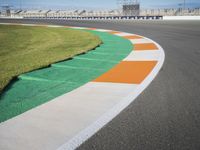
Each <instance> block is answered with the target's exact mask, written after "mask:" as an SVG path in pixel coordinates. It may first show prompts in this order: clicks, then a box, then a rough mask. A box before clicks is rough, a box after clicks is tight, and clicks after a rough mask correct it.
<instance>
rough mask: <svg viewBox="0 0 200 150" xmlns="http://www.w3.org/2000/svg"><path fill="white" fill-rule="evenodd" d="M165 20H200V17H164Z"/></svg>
mask: <svg viewBox="0 0 200 150" xmlns="http://www.w3.org/2000/svg"><path fill="white" fill-rule="evenodd" d="M163 20H200V16H163Z"/></svg>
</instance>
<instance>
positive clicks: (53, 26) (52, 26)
mask: <svg viewBox="0 0 200 150" xmlns="http://www.w3.org/2000/svg"><path fill="white" fill-rule="evenodd" d="M47 27H50V28H61V27H63V26H56V25H48V26H47Z"/></svg>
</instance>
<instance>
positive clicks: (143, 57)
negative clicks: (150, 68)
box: [124, 50, 161, 61]
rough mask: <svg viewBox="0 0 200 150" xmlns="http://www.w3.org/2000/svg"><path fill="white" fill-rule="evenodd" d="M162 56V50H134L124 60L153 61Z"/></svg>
mask: <svg viewBox="0 0 200 150" xmlns="http://www.w3.org/2000/svg"><path fill="white" fill-rule="evenodd" d="M160 57H161V51H160V50H145V51H132V52H131V53H130V54H129V55H128V56H127V57H126V58H125V59H124V61H151V60H159V59H160Z"/></svg>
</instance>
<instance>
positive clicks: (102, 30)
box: [95, 29, 112, 32]
mask: <svg viewBox="0 0 200 150" xmlns="http://www.w3.org/2000/svg"><path fill="white" fill-rule="evenodd" d="M95 31H99V32H111V31H112V30H105V29H96V30H95Z"/></svg>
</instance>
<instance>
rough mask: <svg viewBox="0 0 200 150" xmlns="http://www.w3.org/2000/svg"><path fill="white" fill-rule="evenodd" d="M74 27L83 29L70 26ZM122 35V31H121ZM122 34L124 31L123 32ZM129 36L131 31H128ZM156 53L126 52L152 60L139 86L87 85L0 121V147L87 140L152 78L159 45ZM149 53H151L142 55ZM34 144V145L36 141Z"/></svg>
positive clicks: (67, 146)
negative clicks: (150, 69)
mask: <svg viewBox="0 0 200 150" xmlns="http://www.w3.org/2000/svg"><path fill="white" fill-rule="evenodd" d="M71 28H74V29H87V28H82V27H71ZM121 35H123V34H121ZM124 35H126V34H124ZM131 35H133V34H131ZM145 39H146V40H149V41H151V42H152V43H154V44H156V45H157V47H158V48H159V50H155V51H159V54H158V53H157V52H151V51H149V52H145V53H139V52H137V54H136V53H135V54H136V55H135V56H134V52H133V53H132V54H130V55H129V56H128V57H127V58H126V59H127V60H136V59H138V60H139V59H140V58H141V60H143V59H144V58H147V59H153V58H154V57H155V59H156V60H157V61H158V63H157V65H156V66H155V67H154V69H153V70H152V72H151V73H150V74H149V75H148V76H147V77H146V79H145V80H144V81H143V82H142V83H141V84H140V85H133V84H117V83H96V82H89V83H88V84H86V85H84V86H82V87H80V88H78V89H76V90H74V91H72V92H69V93H67V94H64V95H62V96H60V97H58V98H56V99H54V100H52V101H49V102H48V103H45V104H43V105H40V106H39V107H36V108H34V109H32V110H30V111H27V112H25V113H23V114H21V115H19V116H17V117H14V118H12V119H10V120H8V121H6V122H3V123H1V124H0V139H1V141H0V147H1V148H3V149H20V150H21V149H48V150H51V149H52V150H53V149H54V150H55V149H56V148H58V150H71V149H75V148H77V147H78V146H80V145H81V144H82V143H83V142H85V141H86V140H87V139H89V138H90V137H91V136H92V135H94V134H95V133H96V132H97V131H99V130H100V129H101V128H102V127H103V126H105V125H106V124H107V123H108V122H109V121H111V120H112V119H113V118H114V117H115V116H117V115H118V114H119V113H120V112H121V111H122V110H123V109H125V108H126V107H127V106H128V105H129V104H130V103H132V102H133V101H134V100H135V99H136V98H137V97H138V96H139V95H140V94H141V93H142V91H143V90H144V89H145V88H147V86H148V85H149V84H150V83H151V82H152V80H153V79H154V78H155V77H156V75H157V74H158V72H159V71H160V69H161V67H162V66H163V63H164V59H165V54H164V50H163V49H162V48H161V46H160V45H159V44H157V43H156V42H154V41H152V40H151V39H148V38H145ZM147 53H150V55H151V56H147V55H146V54H147ZM36 143H37V144H36Z"/></svg>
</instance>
